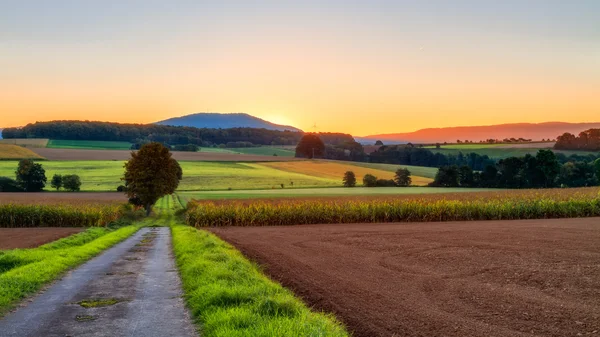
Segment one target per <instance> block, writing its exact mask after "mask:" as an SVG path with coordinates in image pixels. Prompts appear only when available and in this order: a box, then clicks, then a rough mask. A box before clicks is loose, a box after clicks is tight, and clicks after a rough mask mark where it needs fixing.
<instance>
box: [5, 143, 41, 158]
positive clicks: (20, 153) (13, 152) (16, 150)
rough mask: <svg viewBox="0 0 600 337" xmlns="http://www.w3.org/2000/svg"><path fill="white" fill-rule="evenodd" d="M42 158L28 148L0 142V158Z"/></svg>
mask: <svg viewBox="0 0 600 337" xmlns="http://www.w3.org/2000/svg"><path fill="white" fill-rule="evenodd" d="M17 159H44V157H42V156H40V155H38V154H37V153H35V152H33V151H31V150H30V149H27V148H24V147H21V146H18V145H10V144H0V160H17Z"/></svg>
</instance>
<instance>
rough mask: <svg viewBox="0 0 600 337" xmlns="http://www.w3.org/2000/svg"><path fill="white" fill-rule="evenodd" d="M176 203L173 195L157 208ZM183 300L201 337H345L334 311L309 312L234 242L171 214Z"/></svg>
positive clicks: (170, 208)
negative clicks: (239, 249)
mask: <svg viewBox="0 0 600 337" xmlns="http://www.w3.org/2000/svg"><path fill="white" fill-rule="evenodd" d="M178 208H180V204H179V203H178V201H177V200H174V199H172V198H171V197H167V198H163V199H162V200H161V201H159V205H157V209H163V210H165V211H167V210H168V211H167V212H169V213H172V212H173V211H175V210H177V209H178ZM169 222H170V225H171V231H172V234H173V246H174V252H175V258H176V262H177V266H178V268H179V272H180V275H181V279H182V284H183V291H184V293H185V300H186V304H187V306H188V308H189V309H190V311H191V313H192V316H193V317H194V320H195V323H196V324H197V325H198V326H199V327H200V330H201V335H202V336H203V337H216V336H227V337H234V336H248V337H250V336H252V337H257V336H291V337H293V336H348V333H347V332H346V331H345V329H344V327H343V326H342V325H341V324H340V323H339V322H338V321H337V320H336V319H335V317H333V315H329V314H325V313H319V312H313V311H311V310H310V309H309V308H308V307H307V306H306V305H305V304H304V303H303V302H302V301H301V300H299V299H298V298H296V297H295V296H294V294H293V293H292V292H290V291H289V290H287V289H285V288H283V287H282V286H281V285H279V284H278V283H276V282H274V281H272V280H270V279H269V278H268V277H266V276H265V275H264V274H263V273H262V272H261V271H260V269H259V267H257V266H256V265H254V264H253V263H251V262H250V261H248V260H247V259H246V258H245V257H244V256H243V255H242V254H241V253H240V252H239V251H238V250H236V249H235V248H234V247H233V246H231V245H229V244H227V243H226V242H224V241H222V240H221V239H219V238H218V237H217V236H215V235H214V234H212V233H209V232H207V231H203V230H197V229H195V228H192V227H189V226H186V225H183V224H182V222H181V221H180V220H178V219H177V218H176V217H174V216H171V217H170V220H169Z"/></svg>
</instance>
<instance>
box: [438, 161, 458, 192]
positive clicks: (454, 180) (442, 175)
mask: <svg viewBox="0 0 600 337" xmlns="http://www.w3.org/2000/svg"><path fill="white" fill-rule="evenodd" d="M431 185H432V186H443V187H458V186H459V181H458V167H457V166H456V165H452V166H442V167H440V168H439V170H438V172H437V173H436V175H435V178H434V180H433V182H432V183H431Z"/></svg>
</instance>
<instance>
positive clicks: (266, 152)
mask: <svg viewBox="0 0 600 337" xmlns="http://www.w3.org/2000/svg"><path fill="white" fill-rule="evenodd" d="M229 150H231V151H234V152H236V153H241V154H256V155H263V156H272V155H274V154H276V155H277V156H278V157H294V156H295V155H296V151H295V150H289V149H282V148H279V147H270V146H261V147H244V148H235V149H229Z"/></svg>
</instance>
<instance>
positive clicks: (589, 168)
mask: <svg viewBox="0 0 600 337" xmlns="http://www.w3.org/2000/svg"><path fill="white" fill-rule="evenodd" d="M598 184H600V159H596V160H595V161H594V162H584V161H575V162H572V161H569V162H566V163H561V162H560V161H559V158H558V157H557V156H556V155H555V154H554V152H552V151H551V150H540V151H538V153H537V154H536V155H535V156H532V155H530V154H527V155H525V156H524V157H509V158H506V159H501V160H499V161H498V162H497V163H496V164H493V165H487V166H486V167H485V168H484V169H483V170H482V171H474V170H473V169H472V168H471V167H469V166H467V165H463V166H457V165H451V166H442V167H440V168H439V170H438V173H437V174H436V176H435V179H434V181H433V182H432V183H431V184H430V186H441V187H488V188H552V187H585V186H598Z"/></svg>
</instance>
